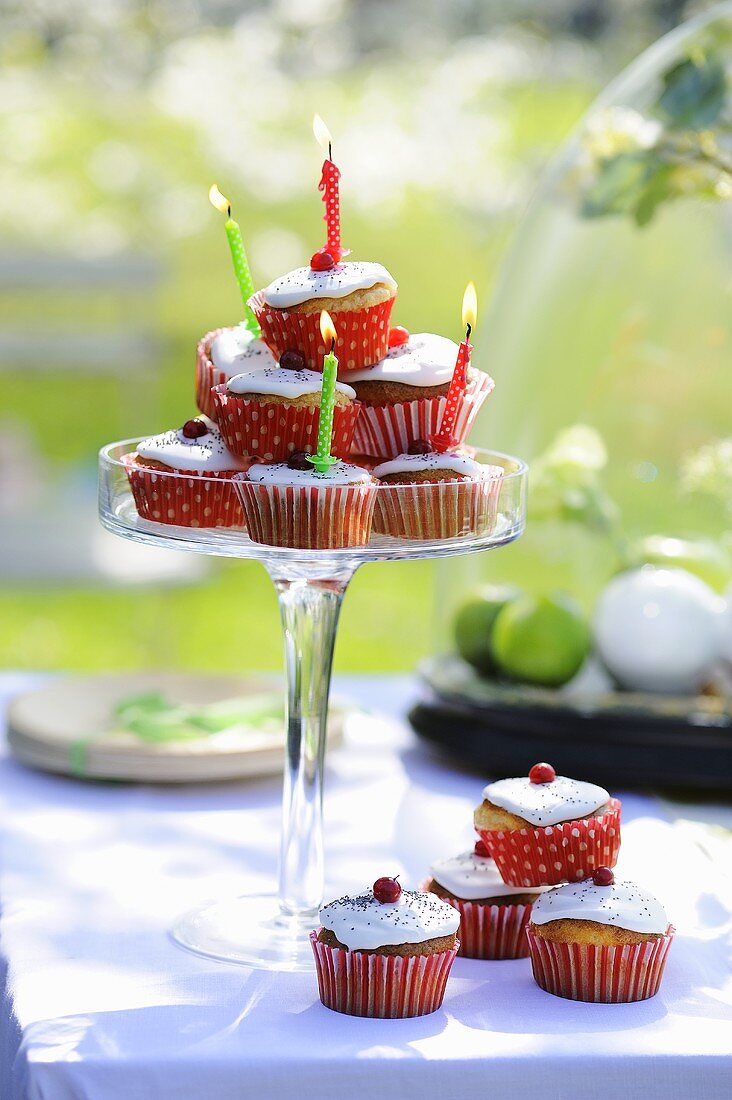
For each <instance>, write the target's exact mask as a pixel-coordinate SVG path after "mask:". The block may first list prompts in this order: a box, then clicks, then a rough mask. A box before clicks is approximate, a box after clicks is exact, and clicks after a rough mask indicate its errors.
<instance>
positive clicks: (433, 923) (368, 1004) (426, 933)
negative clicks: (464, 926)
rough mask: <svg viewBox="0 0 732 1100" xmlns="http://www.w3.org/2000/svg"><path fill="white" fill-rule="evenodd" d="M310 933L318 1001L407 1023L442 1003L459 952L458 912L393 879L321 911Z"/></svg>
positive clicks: (356, 1013) (352, 1013)
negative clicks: (317, 925) (409, 1019)
mask: <svg viewBox="0 0 732 1100" xmlns="http://www.w3.org/2000/svg"><path fill="white" fill-rule="evenodd" d="M320 922H321V925H322V927H321V928H320V929H319V930H318V931H316V932H312V933H311V936H310V941H311V943H312V946H313V953H314V954H315V966H316V969H317V973H318V990H319V992H320V999H321V1001H322V1002H323V1004H324V1005H325V1007H326V1008H331V1009H333V1011H335V1012H345V1013H346V1014H347V1015H349V1016H372V1017H381V1018H388V1019H395V1018H400V1019H404V1018H406V1017H408V1016H425V1015H426V1014H427V1013H429V1012H435V1011H436V1010H437V1009H438V1008H439V1007H440V1005H441V1004H442V1000H443V997H444V995H445V985H446V983H447V978H448V975H449V973H450V967H451V966H452V964H453V961H454V959H455V956H456V955H457V952H458V949H459V946H460V944H459V941H458V938H457V930H458V925H459V924H460V914H459V913H458V912H456V910H455V909H454V908H453V907H452V906H451V905H447V904H446V902H444V901H440V900H439V898H436V897H435V896H434V894H426V893H418V892H416V891H412V890H402V888H401V886H400V885H399V883H398V882H397V881H396V880H395V879H392V878H380V879H377V880H376V882H375V883H374V885H373V889H372V890H366V891H365V892H364V893H363V894H359V895H358V896H357V897H349V896H347V897H342V898H339V899H338V900H337V901H332V902H331V903H330V904H329V905H326V906H325V907H324V908H323V909H321V910H320Z"/></svg>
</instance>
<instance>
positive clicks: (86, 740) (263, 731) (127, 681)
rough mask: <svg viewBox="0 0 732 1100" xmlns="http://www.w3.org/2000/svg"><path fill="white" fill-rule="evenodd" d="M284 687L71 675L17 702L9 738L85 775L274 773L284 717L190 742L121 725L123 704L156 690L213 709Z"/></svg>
mask: <svg viewBox="0 0 732 1100" xmlns="http://www.w3.org/2000/svg"><path fill="white" fill-rule="evenodd" d="M281 691H282V687H281V685H279V684H278V683H277V682H276V681H273V680H271V679H265V678H257V679H255V678H248V679H241V678H238V677H233V676H198V675H188V674H181V673H159V672H151V673H114V674H110V675H101V676H84V677H65V678H63V679H58V680H55V681H53V682H51V683H49V684H47V685H45V686H44V687H42V688H38V689H36V690H35V691H30V692H27V693H26V694H24V695H19V696H16V698H15V699H13V701H12V702H11V703H10V706H9V708H8V715H7V720H8V742H9V744H10V747H11V749H12V751H13V753H14V754H15V756H16V757H17V758H18V759H19V760H21V761H22V762H23V763H24V764H28V765H29V766H30V767H32V768H40V769H41V770H43V771H51V772H58V773H61V774H64V775H74V776H76V777H77V778H84V779H116V780H121V781H129V782H143V783H197V782H207V781H208V782H210V781H213V780H222V779H242V778H246V777H248V776H259V775H272V774H276V773H277V772H279V771H281V770H282V763H283V749H284V743H285V730H284V722H282V723H280V722H268V723H266V724H265V725H264V726H262V725H260V726H257V725H256V724H255V725H252V726H247V725H245V724H244V723H242V724H239V725H235V726H231V727H229V728H228V729H226V730H223V731H222V732H220V733H214V734H202V736H200V737H195V738H188V739H186V740H165V741H149V740H144V739H142V738H140V737H138V736H136V735H135V734H134V733H131V732H129V731H128V730H125V729H122V728H120V727H119V724H118V722H117V720H116V718H115V708H116V707H117V705H118V704H119V703H120V701H122V700H126V699H130V698H131V697H134V696H136V695H144V694H148V693H153V692H155V693H160V695H162V696H163V697H164V698H165V700H166V701H169V702H170V703H171V704H172V705H175V706H205V705H208V704H213V703H222V702H225V701H226V700H235V699H243V698H246V697H251V696H254V695H257V696H262V695H263V694H279V693H281ZM342 719H343V715H342V712H341V711H339V710H338V708H337V707H335V708H332V709H331V717H330V720H329V723H328V742H329V744H333V743H335V742H338V741H339V740H340V739H341V734H342V725H343V721H342Z"/></svg>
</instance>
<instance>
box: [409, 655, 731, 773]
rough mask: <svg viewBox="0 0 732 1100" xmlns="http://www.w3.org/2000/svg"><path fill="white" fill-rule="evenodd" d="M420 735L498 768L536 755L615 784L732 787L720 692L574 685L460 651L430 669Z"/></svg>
mask: <svg viewBox="0 0 732 1100" xmlns="http://www.w3.org/2000/svg"><path fill="white" fill-rule="evenodd" d="M421 673H422V679H423V683H424V697H423V699H422V700H421V701H420V702H419V703H418V704H417V705H416V706H415V707H413V708H412V710H411V711H410V714H409V719H410V721H411V723H412V726H413V727H414V729H415V731H416V732H417V733H418V734H419V735H420V737H423V738H425V739H426V740H427V741H430V742H431V743H432V744H433V745H436V746H438V747H439V748H440V749H441V750H444V751H445V752H448V753H450V754H451V755H452V756H453V757H455V759H456V760H458V761H459V762H460V763H462V764H465V765H467V766H469V767H471V768H475V769H477V770H479V771H480V772H482V773H483V774H485V775H486V776H491V777H496V778H498V777H504V776H509V775H524V774H526V773H527V772H528V769H529V768H530V767H531V765H532V764H535V763H536V762H537V761H538V760H548V761H549V762H550V763H551V764H553V766H554V767H555V768H556V769H557V771H558V772H560V773H562V774H565V775H574V776H576V777H577V778H580V779H591V780H593V781H594V782H597V783H602V784H603V785H604V786H607V787H613V788H625V789H626V790H628V789H632V788H636V787H645V788H647V787H649V786H652V787H674V788H677V789H690V788H693V789H695V790H699V789H700V788H701V789H706V790H709V791H720V790H724V791H726V792H727V793H728V794H729V793H732V708H731V707H730V701H729V699H725V698H723V697H721V696H717V695H713V696H706V695H701V696H684V697H674V696H659V695H640V694H631V693H624V692H603V693H599V694H590V693H586V694H571V693H569V694H568V693H567V692H566V691H564V690H559V691H556V690H552V689H548V688H535V687H528V686H523V685H516V684H509V683H504V682H501V681H498V680H488V679H483V678H481V677H479V676H478V675H477V674H476V673H475V672H474V671H473V670H472V669H471V668H470V667H469V666H468V665H466V664H465V663H464V662H463V661H461V660H460V658H459V657H447V658H439V659H435V660H433V661H430V662H428V663H426V664H425V665H424V666H423V667H422V669H421Z"/></svg>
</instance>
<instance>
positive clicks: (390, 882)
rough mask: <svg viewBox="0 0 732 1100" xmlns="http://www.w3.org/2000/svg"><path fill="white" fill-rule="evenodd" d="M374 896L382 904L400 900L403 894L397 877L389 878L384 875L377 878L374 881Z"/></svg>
mask: <svg viewBox="0 0 732 1100" xmlns="http://www.w3.org/2000/svg"><path fill="white" fill-rule="evenodd" d="M373 889H374V897H375V898H376V900H377V901H379V902H381V904H382V905H388V904H389V903H390V902H395V901H399V898H400V897H401V896H402V888H401V886H400V885H399V883H398V882H397V880H396V879H395V878H389V877H388V876H386V875H385V876H384V877H383V878H377V880H376V882H375V883H374V887H373Z"/></svg>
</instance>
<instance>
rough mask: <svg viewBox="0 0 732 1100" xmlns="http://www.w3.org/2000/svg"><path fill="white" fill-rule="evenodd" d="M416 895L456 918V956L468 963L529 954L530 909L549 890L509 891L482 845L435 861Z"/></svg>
mask: <svg viewBox="0 0 732 1100" xmlns="http://www.w3.org/2000/svg"><path fill="white" fill-rule="evenodd" d="M430 872H431V878H429V879H427V881H426V882H424V883H423V884H422V889H423V890H427V891H428V892H430V893H432V894H436V895H437V896H438V897H439V898H442V900H443V901H446V902H447V903H448V904H449V905H452V906H454V908H455V909H457V911H458V912H459V914H460V952H459V953H460V954H461V955H464V956H465V957H466V958H468V959H522V958H524V957H525V956H526V955H528V953H529V946H528V943H527V942H526V926H527V924H528V923H529V917H530V916H531V907H532V905H533V903H534V902H535V901H536V899H537V898H538V897H539V895H540V894H541V893H542V892H543V891H545V890H547V889H549V887H547V886H537V887H534V888H533V889H528V888H527V887H525V886H511V885H510V884H509V883H506V882H504V881H503V879H502V878H501V875H500V872H499V870H498V868H497V867H496V864H495V862H494V861H493V860H492V859H491V857H490V856H489V854H488V849H487V848H486V846H485V844H484V843H483V841H482V840H477V841H476V842H475V847H474V848H471V849H470V851H467V852H461V853H460V855H457V856H452V857H451V858H449V859H442V860H439V861H438V862H437V863H434V864H433V865H432V867H431V868H430Z"/></svg>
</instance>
